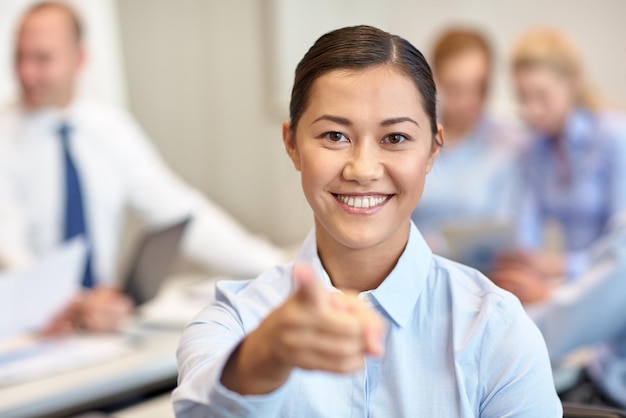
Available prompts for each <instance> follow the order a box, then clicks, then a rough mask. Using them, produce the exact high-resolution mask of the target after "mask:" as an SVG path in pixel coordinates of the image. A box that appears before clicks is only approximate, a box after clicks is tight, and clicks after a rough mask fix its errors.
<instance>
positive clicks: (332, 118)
mask: <svg viewBox="0 0 626 418" xmlns="http://www.w3.org/2000/svg"><path fill="white" fill-rule="evenodd" d="M321 120H328V121H331V122H335V123H338V124H339V125H344V126H352V122H351V121H350V120H349V119H347V118H342V117H341V116H333V115H322V116H320V117H319V118H317V119H315V120H314V121H313V122H312V123H311V125H313V124H314V123H317V122H319V121H321Z"/></svg>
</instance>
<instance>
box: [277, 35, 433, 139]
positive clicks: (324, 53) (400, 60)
mask: <svg viewBox="0 0 626 418" xmlns="http://www.w3.org/2000/svg"><path fill="white" fill-rule="evenodd" d="M377 65H390V66H393V67H395V68H397V69H398V70H399V71H401V72H402V73H404V74H405V75H407V76H408V77H409V78H411V80H413V82H414V83H415V85H416V87H417V89H418V91H419V92H420V95H421V96H422V106H423V107H424V111H425V112H426V114H427V115H428V118H429V120H430V127H431V132H432V134H433V141H435V144H437V145H440V144H438V143H437V142H436V141H437V139H436V134H437V111H436V104H437V100H436V97H437V90H436V87H435V82H434V81H433V76H432V72H431V70H430V66H429V65H428V62H426V58H424V55H422V53H421V52H420V51H418V50H417V49H416V48H415V47H414V46H413V45H411V44H410V43H409V42H408V41H406V40H405V39H403V38H401V37H399V36H396V35H391V34H390V33H387V32H384V31H382V30H380V29H376V28H374V27H371V26H352V27H345V28H341V29H337V30H334V31H332V32H329V33H327V34H325V35H323V36H321V37H320V38H319V39H318V40H317V41H316V42H315V44H313V46H312V47H311V49H309V51H308V52H307V53H306V54H305V55H304V58H302V60H301V61H300V63H299V64H298V66H297V67H296V74H295V80H294V83H293V89H292V91H291V102H290V105H289V117H290V125H289V127H290V129H291V131H292V132H295V131H296V127H297V125H298V121H299V120H300V117H301V116H302V114H303V113H304V111H305V110H306V107H307V105H308V101H309V96H310V94H311V87H312V85H313V82H314V81H315V80H316V79H318V78H319V77H320V76H322V75H324V74H326V73H328V72H330V71H332V70H340V69H347V70H353V69H354V70H356V69H365V68H369V67H374V66H377Z"/></svg>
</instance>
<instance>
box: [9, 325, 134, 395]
mask: <svg viewBox="0 0 626 418" xmlns="http://www.w3.org/2000/svg"><path fill="white" fill-rule="evenodd" d="M130 352H132V347H131V345H130V344H129V342H128V337H126V336H124V335H96V334H94V335H72V336H69V337H61V338H50V339H45V338H39V337H36V336H34V335H20V336H17V337H13V338H9V339H6V340H4V341H1V342H0V386H6V385H11V384H15V383H19V382H22V381H26V380H32V379H35V378H40V377H44V376H48V375H51V374H54V373H58V372H61V371H67V370H71V369H76V368H79V367H84V366H86V365H89V364H95V363H99V362H102V361H105V360H108V359H110V358H115V357H118V356H120V355H122V354H125V353H130Z"/></svg>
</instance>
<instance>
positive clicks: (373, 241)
mask: <svg viewBox="0 0 626 418" xmlns="http://www.w3.org/2000/svg"><path fill="white" fill-rule="evenodd" d="M327 233H329V234H330V236H331V237H332V238H333V239H334V240H335V241H336V242H337V243H339V244H341V245H342V246H344V247H346V248H350V249H352V250H365V249H368V248H373V247H376V246H379V245H382V244H384V243H385V242H386V241H387V240H389V238H390V237H391V236H392V235H393V234H392V233H391V232H390V231H389V228H384V227H383V226H382V225H380V223H378V224H377V225H373V226H372V227H363V226H354V227H347V226H340V227H338V228H333V230H331V231H328V230H327Z"/></svg>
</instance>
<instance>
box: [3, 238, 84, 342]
mask: <svg viewBox="0 0 626 418" xmlns="http://www.w3.org/2000/svg"><path fill="white" fill-rule="evenodd" d="M86 253H87V251H86V245H85V241H84V239H82V238H77V239H73V240H71V241H68V242H67V243H64V244H63V245H61V246H59V247H57V248H55V249H54V250H52V251H50V252H49V253H47V254H44V255H43V256H41V257H39V259H38V261H37V263H36V264H35V265H34V266H33V267H32V268H29V269H27V270H19V271H5V272H0V307H2V308H1V309H2V314H0V338H7V337H10V336H12V335H15V334H22V333H25V332H31V331H37V330H39V329H41V328H43V327H44V326H46V325H47V324H48V323H49V322H50V320H51V319H52V318H53V317H54V315H56V314H57V313H58V312H60V311H61V310H62V309H63V308H64V307H65V306H66V305H67V304H68V303H69V302H70V300H71V299H72V298H73V297H74V296H75V295H76V294H77V293H78V292H79V291H80V287H81V283H80V282H81V276H82V273H83V271H84V270H83V269H84V265H85V256H86Z"/></svg>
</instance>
